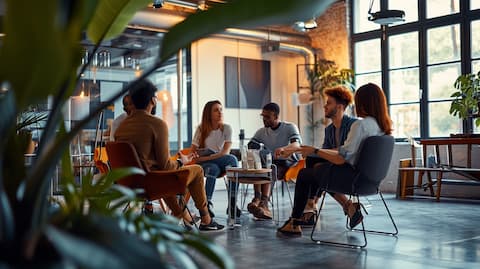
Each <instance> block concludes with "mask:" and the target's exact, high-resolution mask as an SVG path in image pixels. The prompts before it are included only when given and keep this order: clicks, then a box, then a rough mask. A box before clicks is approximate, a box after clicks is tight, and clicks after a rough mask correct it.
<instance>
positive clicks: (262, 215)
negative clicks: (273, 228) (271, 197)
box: [253, 201, 272, 219]
mask: <svg viewBox="0 0 480 269" xmlns="http://www.w3.org/2000/svg"><path fill="white" fill-rule="evenodd" d="M253 216H254V217H256V218H258V219H272V212H271V211H270V209H268V202H267V201H260V204H258V207H257V208H256V209H255V211H254V212H253Z"/></svg>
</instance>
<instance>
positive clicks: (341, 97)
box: [324, 86, 353, 107]
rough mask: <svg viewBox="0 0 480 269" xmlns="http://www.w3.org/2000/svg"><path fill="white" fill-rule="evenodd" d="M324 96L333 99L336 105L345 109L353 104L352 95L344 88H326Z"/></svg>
mask: <svg viewBox="0 0 480 269" xmlns="http://www.w3.org/2000/svg"><path fill="white" fill-rule="evenodd" d="M324 94H325V95H327V96H329V97H332V98H333V99H335V102H337V104H342V105H344V106H345V107H347V106H349V105H350V104H352V103H353V94H352V92H351V91H350V90H349V89H347V88H346V87H345V86H335V87H332V88H328V89H326V90H325V91H324Z"/></svg>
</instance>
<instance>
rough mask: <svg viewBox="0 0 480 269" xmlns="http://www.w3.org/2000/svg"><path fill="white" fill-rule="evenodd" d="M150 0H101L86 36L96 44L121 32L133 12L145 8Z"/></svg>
mask: <svg viewBox="0 0 480 269" xmlns="http://www.w3.org/2000/svg"><path fill="white" fill-rule="evenodd" d="M151 2H152V1H151V0H150V1H149V0H102V1H101V2H100V3H99V4H98V7H97V9H96V11H95V14H94V15H93V18H92V20H91V21H90V24H89V25H88V29H87V36H88V38H89V39H90V40H92V42H93V43H95V44H98V43H99V42H100V41H101V40H102V39H103V40H108V39H110V38H112V37H115V36H117V35H119V34H121V33H122V32H123V30H124V29H125V27H126V25H127V23H128V22H129V21H130V20H131V19H132V18H133V15H135V12H137V11H138V10H139V9H141V8H146V7H147V5H148V4H149V3H151Z"/></svg>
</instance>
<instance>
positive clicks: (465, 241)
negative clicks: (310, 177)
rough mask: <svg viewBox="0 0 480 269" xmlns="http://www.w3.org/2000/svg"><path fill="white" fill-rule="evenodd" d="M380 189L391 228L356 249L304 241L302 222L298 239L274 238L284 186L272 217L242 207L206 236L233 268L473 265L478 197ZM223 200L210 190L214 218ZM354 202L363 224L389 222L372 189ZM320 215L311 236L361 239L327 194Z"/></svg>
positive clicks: (478, 235) (283, 207) (285, 207)
mask: <svg viewBox="0 0 480 269" xmlns="http://www.w3.org/2000/svg"><path fill="white" fill-rule="evenodd" d="M219 183H220V182H219ZM292 190H293V187H292ZM385 196H386V201H387V204H388V206H389V208H390V210H391V212H392V215H393V217H394V219H395V221H396V224H397V226H398V229H399V234H398V236H396V237H392V236H383V235H374V234H367V240H368V245H367V247H366V248H365V249H363V250H357V249H345V248H338V247H332V246H326V245H317V244H315V243H314V242H312V241H311V240H310V232H311V229H304V231H303V236H302V237H300V238H282V237H279V236H278V235H277V233H276V229H277V227H278V226H279V225H281V224H283V222H284V221H285V220H286V219H287V218H288V216H289V214H290V210H291V208H290V202H289V200H288V196H287V194H286V193H285V196H284V197H283V198H282V197H281V195H280V196H279V198H280V199H279V207H280V212H279V214H278V215H279V218H280V224H277V223H275V222H273V221H257V220H254V219H253V216H252V215H250V214H248V212H246V211H244V212H243V215H242V217H241V218H240V222H241V224H242V226H241V227H236V228H235V229H233V230H231V229H226V230H225V231H224V232H219V233H216V234H209V235H208V237H210V238H212V239H213V240H214V241H215V242H216V243H217V244H219V245H221V246H223V247H225V248H226V249H227V250H228V252H229V253H230V255H231V256H232V257H233V259H234V260H235V263H236V268H249V269H254V268H276V269H280V268H399V269H404V268H408V269H416V268H459V269H460V268H462V269H464V268H480V229H479V224H480V201H475V200H468V201H465V200H449V199H443V200H442V201H441V202H440V203H437V202H435V201H434V200H431V199H411V200H397V199H395V197H394V195H385ZM250 199H251V197H248V198H247V202H248V201H249V200H250ZM226 201H227V199H226V192H225V191H218V190H217V191H216V192H215V194H214V201H213V202H214V205H215V208H214V212H215V213H216V215H217V217H216V219H217V221H218V222H219V223H222V224H225V223H226V215H225V209H226V206H227V203H226ZM362 203H364V204H365V205H366V207H367V211H368V213H369V215H367V216H366V217H365V225H366V227H367V228H373V229H375V228H380V229H382V228H383V229H391V224H390V223H389V222H388V221H389V220H388V217H387V216H386V215H384V213H385V211H384V207H383V205H382V203H381V200H380V199H379V197H378V196H371V197H368V200H366V199H363V200H362ZM245 208H246V206H245ZM320 222H321V225H320V227H319V228H317V231H316V232H318V234H317V235H320V236H326V237H330V238H331V237H335V238H336V239H337V240H345V241H347V239H348V240H350V241H351V242H358V241H359V240H361V239H362V238H361V234H360V233H357V232H348V233H347V232H346V230H345V228H344V227H345V217H344V216H343V212H342V210H341V209H340V207H339V206H338V205H337V204H336V203H335V202H334V201H333V199H331V198H327V200H326V204H325V207H324V209H323V210H322V213H321V215H320ZM347 235H348V237H347ZM208 267H210V266H208Z"/></svg>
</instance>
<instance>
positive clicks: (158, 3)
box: [152, 0, 165, 8]
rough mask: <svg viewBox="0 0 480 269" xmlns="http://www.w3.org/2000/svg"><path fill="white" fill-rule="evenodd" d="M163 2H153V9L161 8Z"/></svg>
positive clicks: (156, 0) (158, 0) (161, 0)
mask: <svg viewBox="0 0 480 269" xmlns="http://www.w3.org/2000/svg"><path fill="white" fill-rule="evenodd" d="M164 2H165V1H164V0H155V1H153V4H152V5H153V8H162V7H163V4H164Z"/></svg>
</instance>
